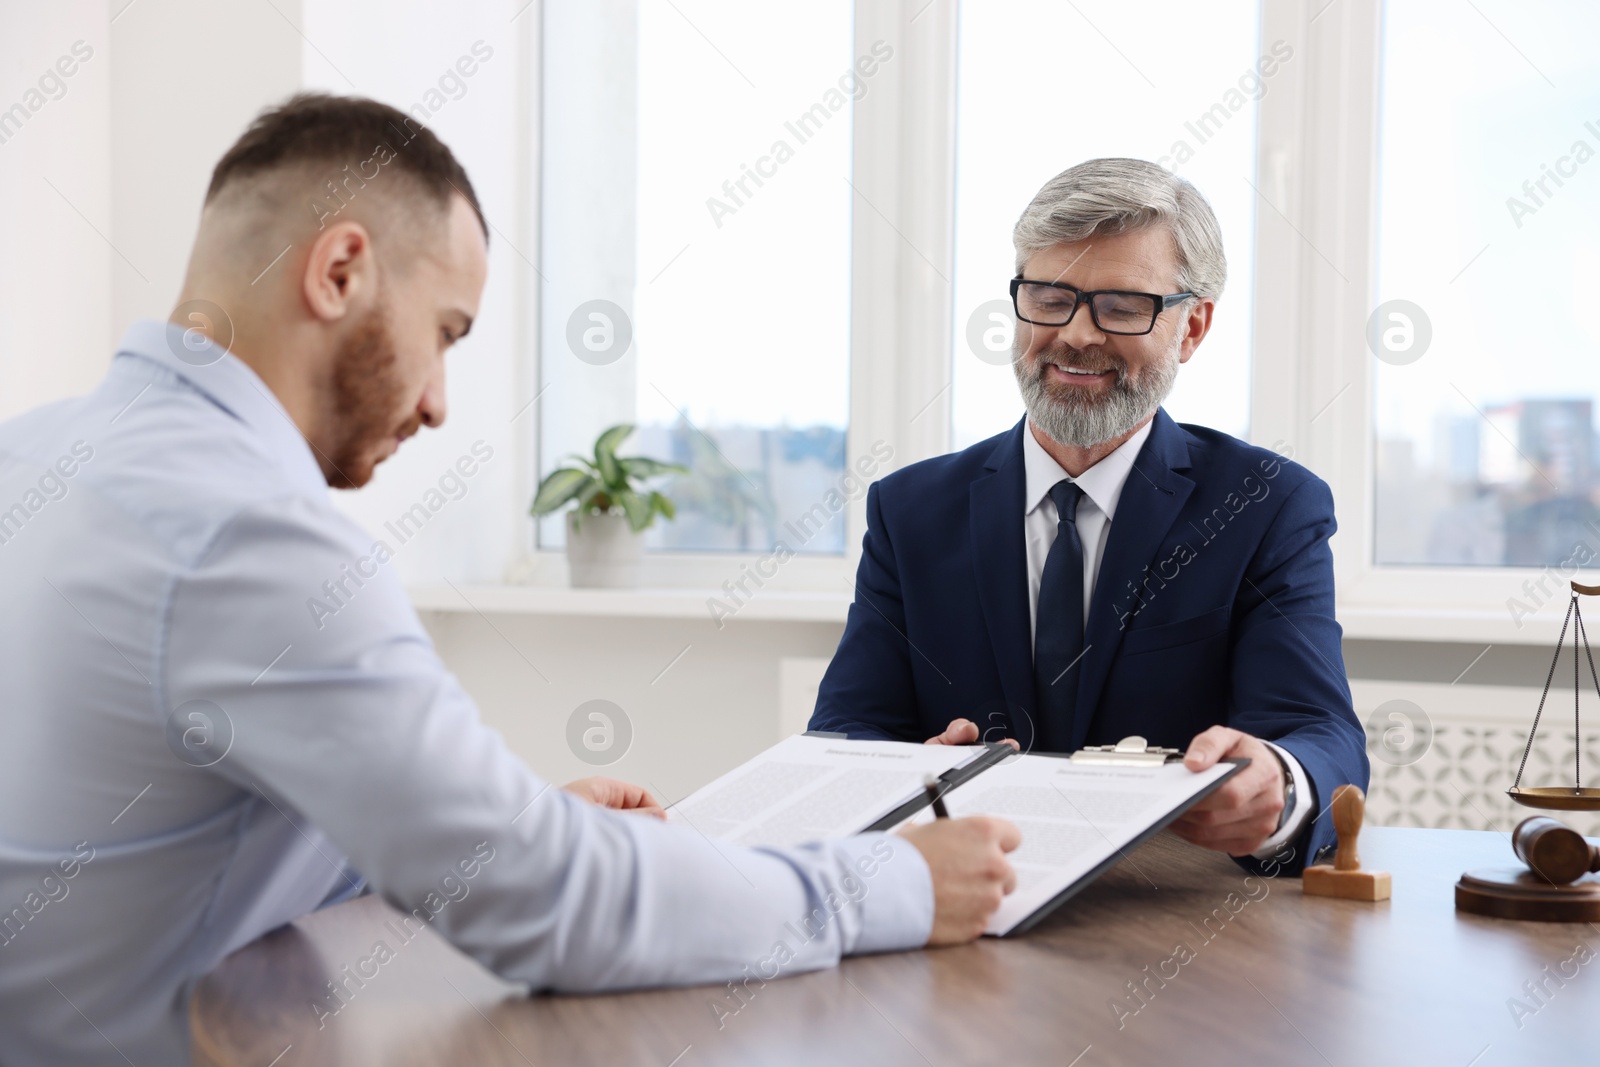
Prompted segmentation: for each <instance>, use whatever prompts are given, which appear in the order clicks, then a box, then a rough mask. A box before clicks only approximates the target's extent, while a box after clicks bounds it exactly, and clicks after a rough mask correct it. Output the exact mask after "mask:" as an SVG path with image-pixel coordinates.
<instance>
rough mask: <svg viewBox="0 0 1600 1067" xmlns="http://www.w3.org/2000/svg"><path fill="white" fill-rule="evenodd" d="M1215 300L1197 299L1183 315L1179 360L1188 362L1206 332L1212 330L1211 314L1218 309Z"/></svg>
mask: <svg viewBox="0 0 1600 1067" xmlns="http://www.w3.org/2000/svg"><path fill="white" fill-rule="evenodd" d="M1216 309H1217V302H1216V301H1215V300H1197V301H1195V303H1194V305H1193V306H1192V307H1190V308H1189V311H1188V313H1187V314H1186V315H1185V316H1184V317H1183V326H1182V329H1183V337H1182V340H1181V341H1180V343H1179V345H1178V362H1179V363H1187V362H1189V357H1190V356H1192V355H1194V350H1195V349H1197V348H1199V347H1200V342H1201V341H1204V340H1205V338H1206V334H1208V333H1210V332H1211V314H1212V312H1214V311H1216Z"/></svg>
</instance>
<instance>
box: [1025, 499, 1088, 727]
mask: <svg viewBox="0 0 1600 1067" xmlns="http://www.w3.org/2000/svg"><path fill="white" fill-rule="evenodd" d="M1050 499H1051V500H1053V501H1055V505H1056V516H1057V519H1056V539H1055V543H1054V544H1052V545H1051V546H1050V554H1049V555H1048V556H1046V557H1045V561H1044V573H1043V574H1042V575H1041V576H1040V578H1039V600H1038V607H1037V609H1036V611H1035V615H1034V628H1033V693H1034V706H1035V708H1036V709H1037V712H1038V717H1039V721H1038V723H1037V724H1036V726H1035V729H1034V736H1035V737H1037V738H1038V739H1039V740H1038V745H1037V747H1038V748H1039V750H1040V751H1044V752H1065V751H1067V750H1068V749H1069V748H1070V747H1071V744H1072V724H1073V718H1074V717H1075V716H1076V715H1077V711H1078V676H1079V674H1080V673H1082V672H1081V670H1080V666H1081V664H1080V663H1079V660H1080V659H1081V658H1082V656H1083V541H1082V539H1081V538H1079V536H1078V501H1080V500H1082V499H1083V490H1082V489H1080V488H1079V487H1078V486H1077V485H1076V484H1074V483H1073V482H1071V481H1070V480H1068V479H1065V478H1063V479H1062V480H1061V481H1059V482H1057V483H1056V484H1055V485H1054V486H1052V487H1051V489H1050Z"/></svg>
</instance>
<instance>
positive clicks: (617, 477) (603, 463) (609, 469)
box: [594, 422, 633, 489]
mask: <svg viewBox="0 0 1600 1067" xmlns="http://www.w3.org/2000/svg"><path fill="white" fill-rule="evenodd" d="M632 432H633V424H632V423H627V422H624V423H622V424H620V425H617V426H613V427H611V429H609V430H607V431H606V432H605V433H603V434H601V435H600V438H599V440H597V441H595V443H594V465H595V466H596V467H598V468H599V469H600V478H601V480H602V481H604V482H605V483H606V485H608V486H610V487H611V488H613V489H622V488H625V487H626V485H627V482H626V480H625V479H624V478H623V476H622V468H621V465H620V464H619V463H618V462H617V446H618V445H620V444H621V443H622V442H623V440H624V439H626V438H627V436H628V435H629V434H631V433H632Z"/></svg>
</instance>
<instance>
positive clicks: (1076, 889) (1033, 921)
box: [985, 753, 1250, 939]
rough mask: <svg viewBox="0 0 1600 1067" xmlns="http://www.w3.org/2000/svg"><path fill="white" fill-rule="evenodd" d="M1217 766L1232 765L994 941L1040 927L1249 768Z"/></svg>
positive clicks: (1236, 761) (1238, 761) (1239, 762)
mask: <svg viewBox="0 0 1600 1067" xmlns="http://www.w3.org/2000/svg"><path fill="white" fill-rule="evenodd" d="M1039 754H1040V755H1042V753H1039ZM1051 755H1055V754H1054V753H1052V754H1051ZM1055 758H1057V759H1070V758H1071V757H1070V756H1066V755H1059V756H1055ZM1181 758H1182V757H1181V756H1179V757H1178V759H1181ZM1166 762H1168V763H1172V762H1176V761H1175V760H1174V759H1172V758H1171V757H1169V758H1168V759H1167V760H1166ZM1218 762H1219V763H1231V764H1233V770H1231V771H1229V772H1228V773H1227V774H1224V775H1222V776H1221V777H1220V778H1218V779H1217V780H1216V781H1214V782H1211V783H1210V784H1208V785H1207V786H1206V787H1205V788H1204V789H1202V790H1200V792H1198V793H1196V794H1194V795H1193V796H1191V797H1190V798H1189V799H1188V800H1186V801H1184V802H1183V803H1182V804H1179V805H1178V806H1177V807H1175V808H1173V809H1172V810H1171V811H1169V812H1167V814H1165V815H1163V816H1162V817H1161V818H1160V819H1158V820H1156V821H1155V822H1154V823H1151V824H1150V826H1148V827H1147V828H1145V829H1144V830H1143V831H1142V832H1140V833H1139V834H1138V835H1137V836H1135V837H1134V839H1133V840H1132V841H1129V842H1128V843H1127V844H1126V845H1123V846H1122V847H1121V848H1119V849H1117V850H1116V851H1115V852H1114V853H1112V854H1111V855H1109V856H1107V857H1106V858H1105V859H1104V860H1102V861H1101V862H1100V863H1098V864H1096V865H1095V866H1094V867H1093V868H1091V869H1090V870H1089V872H1088V873H1087V874H1085V875H1084V876H1083V877H1081V878H1079V879H1078V880H1077V881H1076V882H1073V883H1072V884H1071V885H1069V886H1067V887H1066V888H1065V889H1063V890H1061V892H1059V893H1057V894H1056V895H1055V896H1053V897H1051V898H1050V899H1049V900H1047V901H1045V902H1044V903H1043V904H1041V905H1039V906H1038V907H1037V908H1035V909H1034V910H1033V914H1031V915H1029V916H1028V917H1027V918H1026V919H1023V920H1022V921H1021V922H1019V923H1018V924H1017V925H1015V926H1013V927H1012V928H1011V929H1009V930H1007V931H1006V932H1005V933H1003V934H996V935H994V936H995V937H996V938H998V939H1005V938H1010V937H1015V936H1017V935H1018V934H1025V933H1027V932H1028V931H1029V930H1032V929H1033V928H1034V927H1035V926H1037V925H1039V922H1040V921H1041V920H1042V919H1044V918H1045V917H1046V916H1047V915H1049V914H1050V913H1051V912H1053V911H1055V910H1056V909H1057V908H1059V907H1060V906H1061V905H1063V904H1065V903H1066V902H1067V901H1069V900H1071V899H1072V898H1073V897H1075V896H1077V895H1078V894H1079V893H1080V892H1082V891H1083V889H1084V887H1085V886H1087V885H1089V884H1090V883H1091V882H1093V881H1094V880H1095V879H1096V878H1099V877H1100V876H1101V875H1102V874H1105V873H1106V872H1107V871H1109V870H1110V869H1111V868H1112V867H1115V866H1116V865H1117V864H1118V863H1119V862H1121V861H1122V860H1123V859H1125V858H1126V857H1127V853H1128V852H1130V851H1132V850H1133V849H1136V848H1138V847H1139V846H1140V845H1142V844H1144V843H1145V842H1146V841H1148V840H1150V839H1151V838H1152V837H1154V836H1155V835H1156V834H1159V833H1160V832H1161V831H1162V830H1165V829H1166V828H1167V827H1168V826H1170V825H1172V824H1173V823H1174V822H1176V821H1177V819H1178V816H1180V815H1182V814H1183V813H1184V812H1186V811H1188V810H1189V809H1190V808H1192V807H1194V806H1195V805H1196V804H1198V803H1199V802H1200V801H1202V800H1204V799H1205V798H1206V797H1208V796H1210V795H1211V794H1212V793H1214V792H1216V791H1217V789H1218V788H1219V787H1221V785H1222V783H1223V782H1226V781H1227V780H1228V779H1230V778H1232V777H1233V776H1234V775H1236V774H1238V773H1239V772H1240V771H1242V770H1244V769H1245V768H1246V767H1248V766H1249V765H1250V760H1249V759H1248V758H1232V759H1223V760H1219V761H1218ZM985 936H988V935H985Z"/></svg>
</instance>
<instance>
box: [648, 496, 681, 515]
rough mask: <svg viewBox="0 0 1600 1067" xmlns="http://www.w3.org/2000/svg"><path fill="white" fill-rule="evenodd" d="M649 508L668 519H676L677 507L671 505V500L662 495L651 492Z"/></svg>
mask: <svg viewBox="0 0 1600 1067" xmlns="http://www.w3.org/2000/svg"><path fill="white" fill-rule="evenodd" d="M650 506H651V507H653V508H655V509H656V510H657V511H659V512H661V514H663V515H665V516H666V517H667V518H669V519H675V518H677V517H678V509H677V506H676V505H674V504H673V503H672V499H671V498H670V497H668V496H666V495H665V494H663V493H657V492H652V493H651V494H650Z"/></svg>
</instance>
